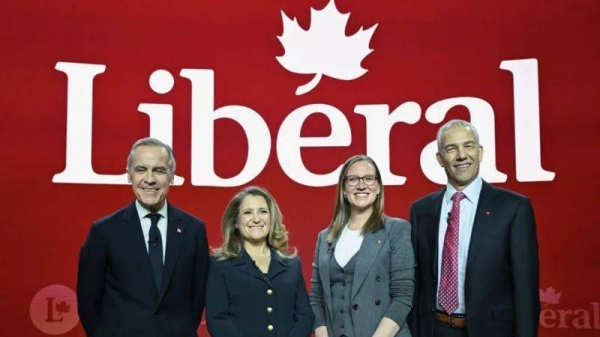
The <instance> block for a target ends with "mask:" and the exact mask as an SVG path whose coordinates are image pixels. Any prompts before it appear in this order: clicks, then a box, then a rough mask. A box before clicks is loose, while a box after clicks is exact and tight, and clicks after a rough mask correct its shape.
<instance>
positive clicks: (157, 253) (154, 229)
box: [146, 213, 163, 289]
mask: <svg viewBox="0 0 600 337" xmlns="http://www.w3.org/2000/svg"><path fill="white" fill-rule="evenodd" d="M160 217H161V215H160V214H158V213H150V214H148V215H146V218H150V221H151V222H152V224H151V225H150V235H149V236H148V255H149V256H150V264H151V265H152V272H153V273H154V281H155V282H156V288H157V289H160V281H161V278H162V270H163V245H162V238H161V236H160V230H158V220H160Z"/></svg>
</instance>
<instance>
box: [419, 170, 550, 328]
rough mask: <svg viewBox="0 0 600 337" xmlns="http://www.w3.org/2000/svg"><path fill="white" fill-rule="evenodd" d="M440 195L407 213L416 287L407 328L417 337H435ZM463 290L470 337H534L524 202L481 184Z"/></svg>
mask: <svg viewBox="0 0 600 337" xmlns="http://www.w3.org/2000/svg"><path fill="white" fill-rule="evenodd" d="M444 192H445V189H442V190H441V191H438V192H436V193H433V194H430V195H428V196H425V197H424V198H422V199H419V200H417V201H415V202H414V203H413V204H412V205H411V210H410V223H411V224H412V239H413V245H414V248H415V258H416V260H417V269H416V281H417V283H416V290H415V300H414V304H413V312H412V313H411V316H412V317H411V319H410V321H409V323H410V325H411V328H412V331H413V335H414V336H417V337H433V326H434V320H435V317H434V309H435V308H436V303H435V302H436V293H437V271H438V261H437V260H438V227H439V222H440V212H441V206H442V199H443V196H444ZM464 287H465V289H464V291H465V307H466V315H467V331H468V335H469V337H511V336H515V337H517V336H518V337H533V336H537V333H538V318H539V314H540V302H539V290H538V289H539V263H538V244H537V237H536V225H535V218H534V215H533V208H532V206H531V202H530V201H529V199H528V198H527V197H524V196H522V195H519V194H517V193H514V192H511V191H508V190H505V189H501V188H497V187H493V186H491V185H489V184H488V183H486V182H485V181H484V182H483V185H482V188H481V194H480V196H479V204H478V206H477V210H476V214H475V222H474V224H473V232H472V234H471V242H470V245H469V252H468V257H467V266H466V276H465V283H464Z"/></svg>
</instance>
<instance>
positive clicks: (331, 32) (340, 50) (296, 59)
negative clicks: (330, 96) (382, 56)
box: [276, 0, 377, 95]
mask: <svg viewBox="0 0 600 337" xmlns="http://www.w3.org/2000/svg"><path fill="white" fill-rule="evenodd" d="M349 16H350V13H346V14H342V13H340V12H339V11H338V10H337V8H336V7H335V3H334V0H331V1H330V2H329V3H328V4H327V6H325V8H323V9H322V10H320V11H319V10H315V9H313V8H311V9H310V17H311V23H310V28H309V29H308V30H304V29H302V28H301V27H300V26H299V25H298V21H297V20H296V18H294V19H293V20H292V19H290V18H289V17H288V16H287V15H285V13H284V12H283V11H281V17H282V20H283V33H282V34H281V36H278V37H277V38H278V39H279V41H280V42H281V44H282V45H283V48H284V49H285V53H284V54H283V56H277V57H276V58H277V61H279V63H280V64H281V65H282V66H283V67H284V68H285V69H287V70H289V71H291V72H293V73H296V74H315V77H313V79H312V80H310V82H308V83H306V84H304V85H301V86H299V87H298V89H296V95H303V94H305V93H307V92H309V91H311V90H312V89H314V88H315V86H316V85H317V84H318V83H319V81H320V80H321V78H322V77H323V75H326V76H329V77H333V78H336V79H339V80H346V81H349V80H354V79H357V78H359V77H361V76H362V75H364V74H365V73H366V72H367V70H366V69H364V68H363V67H361V65H360V63H361V62H362V60H363V59H364V58H365V57H366V56H367V55H369V54H370V53H371V52H372V51H373V49H370V48H369V42H370V40H371V37H372V36H373V33H374V32H375V28H377V24H375V25H373V26H372V27H370V28H369V29H367V30H363V28H362V27H360V29H359V30H358V32H356V33H355V34H354V35H352V36H346V34H345V30H346V23H348V17H349Z"/></svg>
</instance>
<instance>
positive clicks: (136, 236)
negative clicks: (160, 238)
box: [122, 202, 158, 297]
mask: <svg viewBox="0 0 600 337" xmlns="http://www.w3.org/2000/svg"><path fill="white" fill-rule="evenodd" d="M122 220H123V222H124V228H123V236H124V240H123V242H125V244H127V245H128V246H129V251H130V253H131V256H133V258H134V260H136V261H137V264H138V266H139V267H140V270H141V274H142V277H143V278H145V279H146V284H149V285H150V288H151V289H152V292H153V294H154V295H155V296H157V297H158V289H156V285H155V282H154V275H153V273H152V265H151V264H150V258H149V257H148V248H147V247H146V242H144V232H143V231H142V225H141V223H140V217H139V215H138V212H137V210H136V208H135V202H134V203H133V204H131V206H129V208H128V209H127V210H126V211H125V213H124V215H123V219H122Z"/></svg>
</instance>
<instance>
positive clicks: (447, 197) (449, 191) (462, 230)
mask: <svg viewBox="0 0 600 337" xmlns="http://www.w3.org/2000/svg"><path fill="white" fill-rule="evenodd" d="M482 185H483V183H482V180H481V177H477V178H475V180H473V182H472V183H471V184H469V186H467V187H466V188H465V189H464V190H463V191H462V192H463V193H464V194H465V196H466V198H464V199H462V200H461V201H460V219H459V225H458V226H459V227H458V309H456V311H455V312H454V313H457V314H464V313H465V274H466V266H467V255H468V253H469V243H470V242H471V233H472V232H473V222H474V221H475V213H476V211H477V204H478V203H479V194H480V193H481V186H482ZM456 192H457V190H456V189H455V188H454V187H452V185H448V186H446V192H445V193H444V196H443V200H442V210H441V212H440V227H439V231H438V266H437V268H438V280H437V282H438V283H437V285H438V287H437V289H438V291H437V292H436V299H437V295H438V294H439V289H440V276H441V275H442V252H443V251H444V238H445V236H446V229H447V228H448V214H450V210H451V209H452V195H454V193H456ZM436 306H437V308H438V309H441V308H440V306H439V301H438V300H436Z"/></svg>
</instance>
